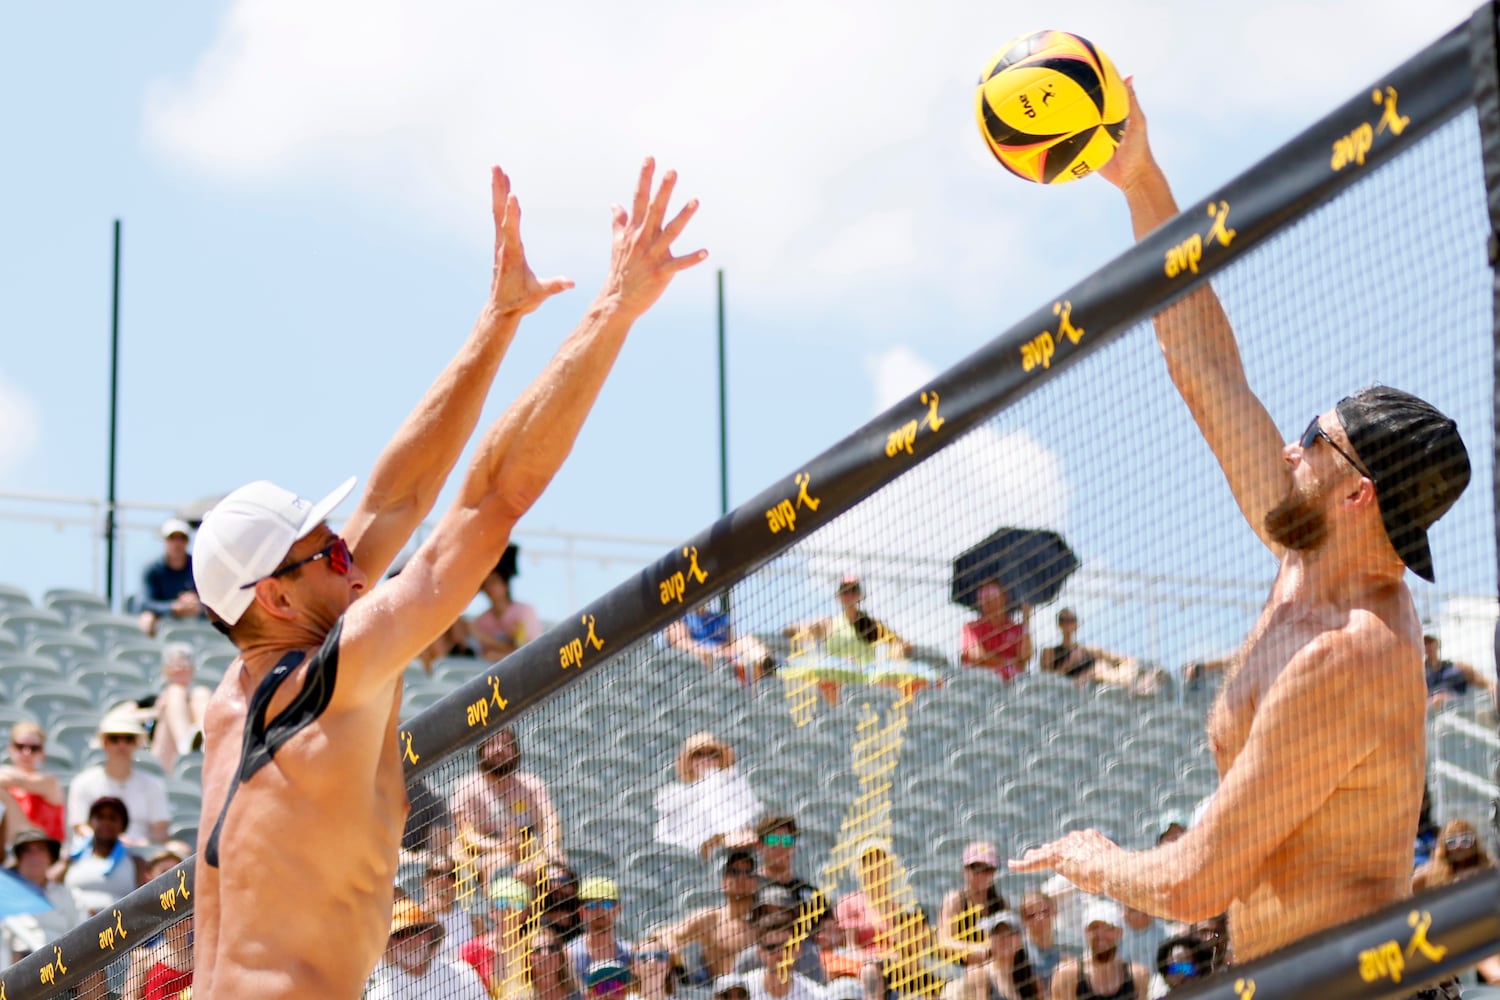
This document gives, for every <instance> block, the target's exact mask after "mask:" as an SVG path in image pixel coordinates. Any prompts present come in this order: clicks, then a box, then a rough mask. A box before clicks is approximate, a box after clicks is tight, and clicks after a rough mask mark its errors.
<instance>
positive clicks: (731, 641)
mask: <svg viewBox="0 0 1500 1000" xmlns="http://www.w3.org/2000/svg"><path fill="white" fill-rule="evenodd" d="M666 639H667V644H668V645H669V646H675V647H676V648H678V649H680V650H682V651H683V652H685V653H690V654H692V655H693V656H696V657H697V658H698V659H699V661H700V662H702V664H703V665H704V666H705V667H707V668H708V669H710V670H712V669H713V668H714V667H717V666H718V665H720V664H721V663H722V664H726V665H728V666H731V667H733V668H734V671H735V674H736V675H737V676H738V677H739V679H740V682H741V683H743V684H751V685H753V684H754V683H755V682H756V681H757V680H759V679H760V678H762V677H765V676H767V675H768V674H771V673H774V672H775V670H776V658H775V657H773V656H772V655H771V651H770V650H768V649H767V648H766V645H765V643H763V642H761V641H760V640H759V639H757V638H756V637H755V636H753V635H741V636H736V635H735V634H734V627H733V626H732V625H731V624H730V622H729V613H728V612H726V611H720V610H718V609H716V608H715V607H714V606H713V605H712V604H710V603H708V602H704V603H703V604H700V605H698V606H697V607H695V608H693V610H691V611H689V612H688V613H687V614H685V615H683V616H682V617H681V618H679V619H678V620H677V621H675V622H673V623H672V624H670V625H668V626H667V632H666Z"/></svg>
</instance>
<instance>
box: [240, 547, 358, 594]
mask: <svg viewBox="0 0 1500 1000" xmlns="http://www.w3.org/2000/svg"><path fill="white" fill-rule="evenodd" d="M319 559H327V560H328V568H329V569H331V570H333V571H334V572H335V573H337V574H338V575H339V576H343V575H344V574H346V573H348V572H349V567H350V566H352V565H354V553H352V552H350V551H349V543H348V542H346V541H344V540H343V538H341V537H339V536H338V535H334V536H333V541H331V542H329V543H328V544H327V545H325V546H323V547H322V548H321V549H319V550H318V551H316V552H314V553H313V554H312V555H310V556H308V557H307V558H306V559H298V560H297V561H296V562H294V563H287V564H286V565H285V566H282V567H281V568H280V569H276V570H272V571H271V572H269V573H267V574H266V575H265V576H263V577H261V580H274V579H276V578H277V577H278V576H286V575H287V574H288V573H290V572H291V571H292V570H294V569H300V568H302V567H303V566H306V565H307V564H308V563H315V562H317V561H318V560H319ZM259 582H260V580H252V581H251V582H250V583H246V584H242V585H241V586H240V589H241V590H249V589H250V588H251V587H253V586H255V585H256V584H257V583H259Z"/></svg>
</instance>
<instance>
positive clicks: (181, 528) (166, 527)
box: [161, 517, 193, 538]
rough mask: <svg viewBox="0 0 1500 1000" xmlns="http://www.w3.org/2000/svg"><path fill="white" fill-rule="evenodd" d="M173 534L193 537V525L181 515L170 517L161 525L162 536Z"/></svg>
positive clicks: (168, 536)
mask: <svg viewBox="0 0 1500 1000" xmlns="http://www.w3.org/2000/svg"><path fill="white" fill-rule="evenodd" d="M173 535H181V536H182V537H184V538H192V537H193V528H192V525H190V524H188V523H187V522H186V521H184V520H183V519H182V518H180V517H169V518H167V520H166V521H165V522H163V524H162V526H161V537H163V538H171V537H172V536H173Z"/></svg>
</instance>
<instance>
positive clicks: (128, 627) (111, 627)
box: [73, 611, 146, 649]
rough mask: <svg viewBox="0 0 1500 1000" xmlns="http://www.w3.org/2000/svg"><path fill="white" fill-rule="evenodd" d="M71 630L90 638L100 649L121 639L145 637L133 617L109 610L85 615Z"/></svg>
mask: <svg viewBox="0 0 1500 1000" xmlns="http://www.w3.org/2000/svg"><path fill="white" fill-rule="evenodd" d="M73 631H75V632H77V633H78V634H79V635H81V636H85V637H87V638H89V639H92V640H93V641H94V644H95V645H97V646H98V647H99V648H100V649H108V648H109V647H111V646H113V645H114V644H115V643H117V642H119V641H121V640H122V639H144V638H146V636H145V635H144V634H142V632H141V628H140V625H138V624H137V623H136V620H135V619H134V618H132V617H130V616H129V615H118V614H115V613H113V612H109V611H101V612H99V613H97V614H91V615H87V616H86V617H84V618H82V619H80V620H79V622H78V624H76V625H75V626H73Z"/></svg>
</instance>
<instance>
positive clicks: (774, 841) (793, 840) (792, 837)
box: [760, 833, 797, 847]
mask: <svg viewBox="0 0 1500 1000" xmlns="http://www.w3.org/2000/svg"><path fill="white" fill-rule="evenodd" d="M760 842H761V843H762V844H765V845H766V846H767V847H795V846H797V835H796V834H795V833H768V834H766V835H765V836H764V837H762V838H760Z"/></svg>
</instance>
